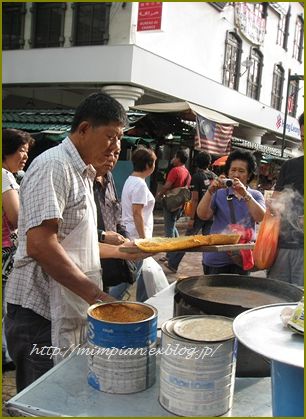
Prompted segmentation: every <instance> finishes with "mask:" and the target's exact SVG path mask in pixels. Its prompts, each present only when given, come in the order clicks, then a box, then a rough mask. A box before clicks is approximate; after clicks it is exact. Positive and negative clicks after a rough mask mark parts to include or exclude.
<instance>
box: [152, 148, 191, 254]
mask: <svg viewBox="0 0 306 419" xmlns="http://www.w3.org/2000/svg"><path fill="white" fill-rule="evenodd" d="M187 160H188V154H187V153H186V151H185V150H178V151H177V152H176V154H175V157H174V158H173V159H172V165H173V167H172V169H171V170H170V171H169V173H168V175H167V178H166V182H165V184H164V185H163V187H162V189H161V190H160V192H159V193H158V194H157V198H161V197H162V196H163V195H164V194H166V193H167V192H169V191H171V190H172V189H174V188H178V187H182V186H190V181H191V175H190V173H189V171H188V169H187V168H186V166H185V164H186V162H187ZM182 210H183V208H179V209H177V210H176V211H173V212H171V211H168V210H167V209H166V208H163V213H164V229H165V236H166V237H178V236H179V232H178V230H177V228H176V222H177V220H178V219H179V218H180V216H181V214H182ZM168 256H169V254H167V255H166V256H165V257H162V258H160V261H162V262H164V261H166V260H168Z"/></svg>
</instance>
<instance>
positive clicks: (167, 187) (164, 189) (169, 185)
mask: <svg viewBox="0 0 306 419" xmlns="http://www.w3.org/2000/svg"><path fill="white" fill-rule="evenodd" d="M172 185H173V183H172V182H170V181H169V180H167V181H166V183H165V184H164V185H163V186H162V188H161V190H160V191H159V192H158V194H157V195H158V196H163V195H164V194H165V193H166V192H168V191H170V189H172Z"/></svg>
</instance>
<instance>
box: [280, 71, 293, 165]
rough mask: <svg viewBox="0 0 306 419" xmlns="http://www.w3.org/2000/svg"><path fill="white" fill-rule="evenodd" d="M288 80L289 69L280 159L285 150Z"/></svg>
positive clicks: (288, 82) (289, 72)
mask: <svg viewBox="0 0 306 419" xmlns="http://www.w3.org/2000/svg"><path fill="white" fill-rule="evenodd" d="M290 79H291V70H290V68H289V70H288V80H287V94H286V102H285V117H284V128H283V138H282V153H281V157H284V150H285V137H286V124H287V115H288V98H289V88H290Z"/></svg>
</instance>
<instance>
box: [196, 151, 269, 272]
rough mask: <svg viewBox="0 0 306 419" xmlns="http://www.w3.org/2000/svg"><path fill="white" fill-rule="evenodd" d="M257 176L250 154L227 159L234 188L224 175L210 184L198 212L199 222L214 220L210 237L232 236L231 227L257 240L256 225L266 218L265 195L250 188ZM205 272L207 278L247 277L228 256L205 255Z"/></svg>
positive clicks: (254, 162)
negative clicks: (216, 234) (209, 276)
mask: <svg viewBox="0 0 306 419" xmlns="http://www.w3.org/2000/svg"><path fill="white" fill-rule="evenodd" d="M255 173H256V161H255V158H254V156H253V155H252V154H251V153H250V152H248V151H243V150H235V151H233V152H232V153H231V154H230V155H229V156H228V159H227V161H226V165H225V175H226V177H227V178H228V179H230V180H231V181H232V182H228V183H232V185H231V186H227V185H226V182H225V181H224V179H226V177H225V176H224V175H221V176H220V177H219V178H218V179H216V180H214V181H213V182H212V183H211V185H210V186H209V188H208V189H207V191H206V193H205V195H204V196H203V198H202V199H201V201H200V203H199V205H198V208H197V214H198V216H199V218H201V219H203V220H209V219H211V218H212V217H213V224H212V226H211V230H210V233H211V234H213V233H229V232H230V224H239V225H241V226H243V227H245V228H247V229H250V230H249V231H251V235H252V240H254V239H255V223H256V222H260V221H262V219H263V216H264V214H265V201H264V197H263V195H262V193H261V192H259V191H257V190H255V189H251V188H250V187H249V186H248V183H249V182H250V181H251V180H252V179H253V178H254V176H255ZM203 269H204V274H205V275H209V274H221V273H225V274H239V275H245V274H247V271H245V270H243V268H242V267H240V266H238V265H236V264H235V263H234V262H233V259H232V258H231V256H230V255H229V254H228V253H226V252H219V253H216V252H209V253H204V254H203Z"/></svg>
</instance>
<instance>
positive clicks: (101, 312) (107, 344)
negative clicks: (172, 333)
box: [87, 301, 157, 394]
mask: <svg viewBox="0 0 306 419" xmlns="http://www.w3.org/2000/svg"><path fill="white" fill-rule="evenodd" d="M156 338H157V310H156V309H155V308H154V307H152V306H150V305H148V304H144V303H136V302H127V301H116V302H113V303H99V304H95V305H93V306H91V307H89V309H88V339H87V340H88V349H90V353H91V355H90V356H89V357H88V369H89V371H88V378H87V380H88V384H89V385H90V386H92V387H94V388H95V389H96V390H99V391H104V392H107V393H114V394H130V393H136V392H139V391H143V390H146V389H147V388H149V387H150V386H152V385H153V384H154V382H155V376H156Z"/></svg>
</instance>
